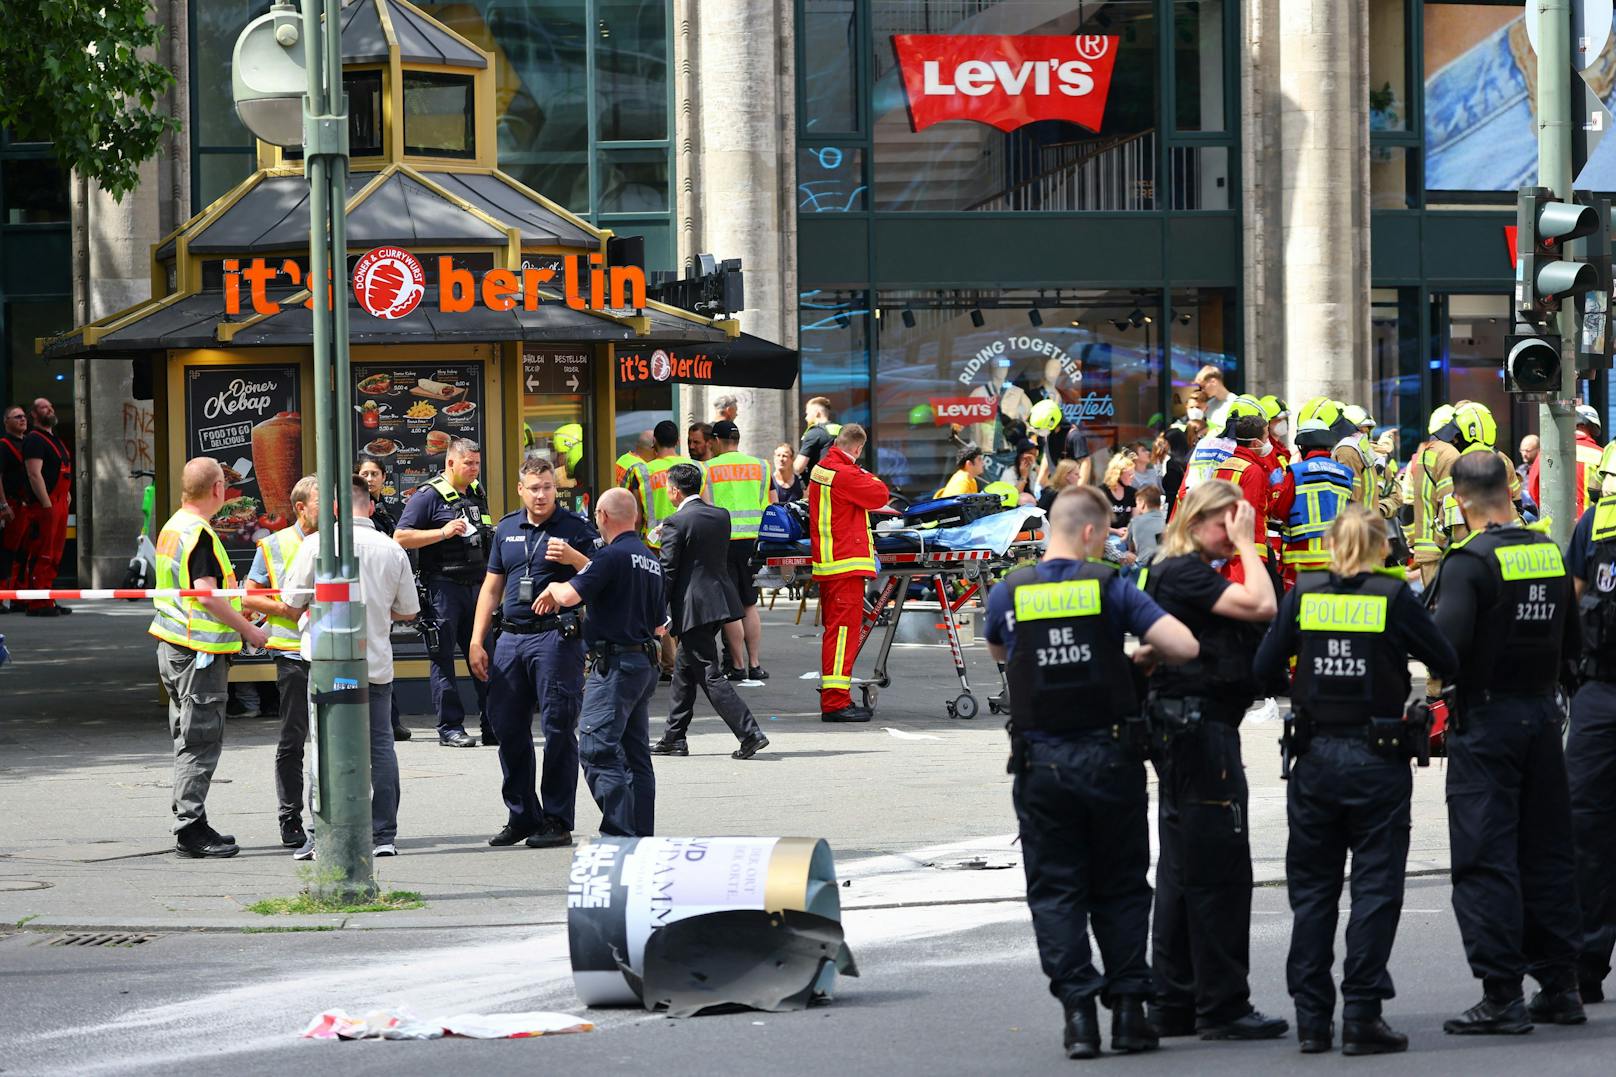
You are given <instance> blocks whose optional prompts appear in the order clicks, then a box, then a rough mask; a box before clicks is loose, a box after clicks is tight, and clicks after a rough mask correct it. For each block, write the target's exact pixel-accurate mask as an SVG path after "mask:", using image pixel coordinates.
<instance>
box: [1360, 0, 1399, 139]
mask: <svg viewBox="0 0 1616 1077" xmlns="http://www.w3.org/2000/svg"><path fill="white" fill-rule="evenodd" d="M1408 2H1409V0H1369V130H1370V131H1371V132H1381V131H1406V130H1408V123H1409V115H1408V6H1407V5H1408Z"/></svg>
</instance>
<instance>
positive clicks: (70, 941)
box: [34, 931, 163, 947]
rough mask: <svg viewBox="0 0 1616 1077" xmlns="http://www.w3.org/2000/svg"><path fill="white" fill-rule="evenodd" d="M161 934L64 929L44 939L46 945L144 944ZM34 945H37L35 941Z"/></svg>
mask: <svg viewBox="0 0 1616 1077" xmlns="http://www.w3.org/2000/svg"><path fill="white" fill-rule="evenodd" d="M162 937H163V936H162V935H160V934H156V933H153V932H134V931H64V932H63V933H62V934H60V935H52V936H50V937H49V938H47V939H45V940H44V943H45V945H46V946H123V947H128V946H144V945H145V944H146V943H148V942H151V941H153V940H154V939H160V938H162ZM34 945H36V946H37V945H39V944H38V943H35V944H34Z"/></svg>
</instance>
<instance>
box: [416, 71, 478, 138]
mask: <svg viewBox="0 0 1616 1077" xmlns="http://www.w3.org/2000/svg"><path fill="white" fill-rule="evenodd" d="M472 130H473V111H472V87H471V76H470V75H437V74H427V73H425V72H420V71H406V72H404V152H405V153H418V154H422V155H425V156H428V157H472V156H475V155H476V149H477V148H476V144H475V142H474V139H473V134H472Z"/></svg>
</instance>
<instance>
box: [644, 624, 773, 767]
mask: <svg viewBox="0 0 1616 1077" xmlns="http://www.w3.org/2000/svg"><path fill="white" fill-rule="evenodd" d="M720 627H721V626H720V625H719V624H718V623H716V622H715V623H713V624H710V625H702V626H700V627H699V628H688V629H686V630H685V631H684V632H683V633H681V634H680V636H679V654H678V656H677V657H676V658H675V659H674V663H673V699H672V702H671V705H670V706H669V708H668V729H667V731H666V732H665V733H663V734H662V739H663V740H665V741H667V742H669V743H670V744H671V743H676V742H678V741H682V740H684V739H685V734H686V733H687V732H688V731H689V729H690V720H691V719H692V718H693V717H694V716H695V709H696V689H697V688H700V689H701V691H703V692H705V693H706V695H707V702H709V703H711V704H712V705H713V709H714V710H716V711H717V712H718V716H719V717H720V718H722V719H724V724H725V725H727V726H729V731H730V732H731V733H734V734H735V739H737V740H742V741H744V740H745V739H746V738H747V737H749V736H751V735H752V734H754V733H757V732H758V731H759V730H758V724H757V719H755V718H753V717H752V712H751V711H750V710H749V709H748V708H747V706H746V704H745V703H743V702H741V697H740V696H739V695H737V694H736V692H735V686H734V685H732V684H731V683H730V682H729V681H727V680H725V678H724V670H723V668H722V667H721V666H720V665H719V663H718V630H719V628H720Z"/></svg>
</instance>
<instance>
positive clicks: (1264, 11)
mask: <svg viewBox="0 0 1616 1077" xmlns="http://www.w3.org/2000/svg"><path fill="white" fill-rule="evenodd" d="M1279 5H1280V0H1250V2H1249V3H1247V4H1246V5H1245V7H1244V12H1245V21H1244V23H1243V24H1242V26H1241V50H1240V56H1239V59H1238V62H1239V64H1240V69H1241V70H1242V71H1243V72H1244V76H1243V77H1242V78H1241V80H1240V98H1241V100H1240V107H1241V124H1240V130H1241V140H1240V155H1241V158H1240V161H1241V168H1240V173H1241V178H1242V186H1241V191H1240V199H1241V200H1240V206H1241V212H1242V222H1241V223H1242V228H1241V234H1242V235H1243V237H1244V244H1245V245H1244V250H1243V251H1242V252H1241V272H1242V279H1243V282H1244V286H1245V287H1244V295H1243V301H1242V309H1243V311H1244V314H1245V319H1244V351H1243V353H1242V358H1243V360H1244V366H1245V381H1244V384H1245V385H1246V386H1248V387H1249V386H1275V387H1277V386H1280V385H1282V384H1283V383H1284V374H1285V364H1284V351H1285V349H1284V340H1285V280H1284V277H1285V274H1284V262H1283V260H1282V259H1280V258H1277V257H1274V253H1275V250H1276V248H1277V247H1278V245H1279V239H1278V236H1279V229H1280V216H1281V213H1280V208H1281V205H1282V199H1281V191H1280V183H1281V179H1282V177H1283V175H1284V165H1283V158H1282V155H1281V153H1280V140H1279V104H1278V102H1279V99H1280V94H1279V45H1280V42H1279ZM1263 391H1264V392H1268V391H1270V390H1267V389H1264V390H1263Z"/></svg>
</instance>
